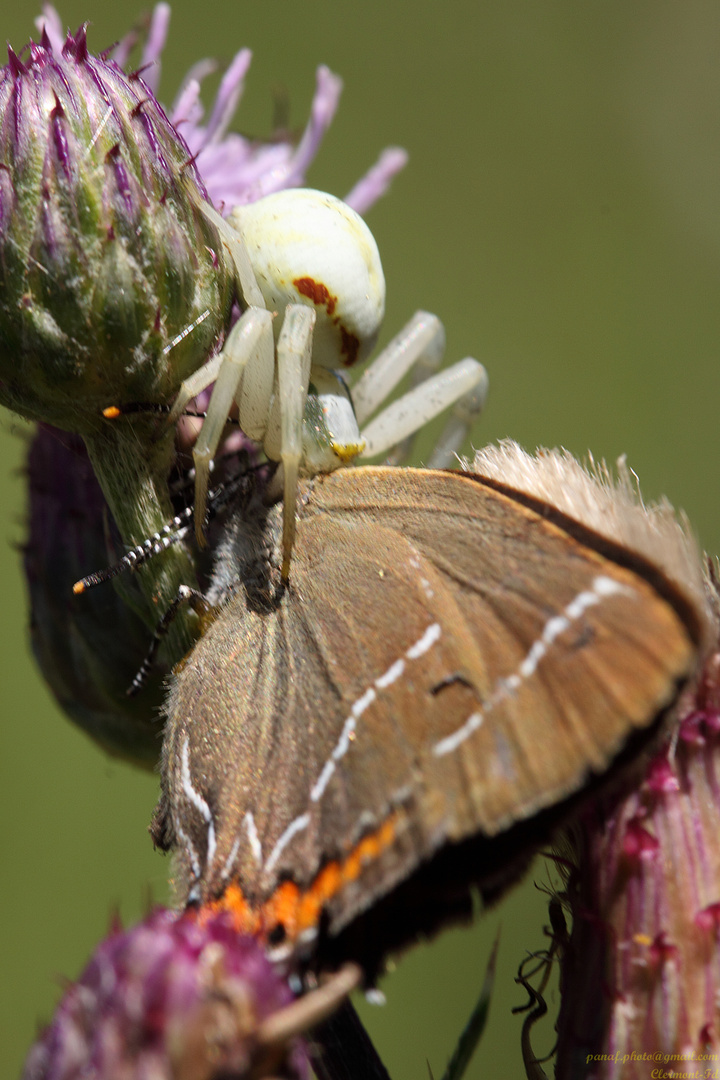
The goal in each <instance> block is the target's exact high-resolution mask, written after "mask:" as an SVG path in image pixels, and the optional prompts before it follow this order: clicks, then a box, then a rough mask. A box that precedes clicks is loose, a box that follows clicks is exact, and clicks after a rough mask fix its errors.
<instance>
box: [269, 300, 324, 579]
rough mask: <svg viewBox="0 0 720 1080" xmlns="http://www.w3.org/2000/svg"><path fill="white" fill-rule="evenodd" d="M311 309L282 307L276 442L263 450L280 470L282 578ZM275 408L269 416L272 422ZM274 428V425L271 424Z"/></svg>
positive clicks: (291, 533)
mask: <svg viewBox="0 0 720 1080" xmlns="http://www.w3.org/2000/svg"><path fill="white" fill-rule="evenodd" d="M314 327H315V310H314V308H310V307H306V306H305V305H302V304H289V305H288V306H287V308H286V309H285V318H284V320H283V325H282V329H281V331H280V337H279V339H278V344H277V379H278V392H277V396H276V403H277V405H278V407H279V413H280V416H279V421H280V424H279V426H280V445H279V448H276V447H275V446H273V445H272V441H271V439H269V438H266V440H265V443H264V447H265V452H266V453H267V454H268V457H270V458H275V460H277V458H278V457H279V459H280V461H281V462H282V472H283V540H282V549H283V555H282V580H283V581H285V582H286V581H287V580H288V575H289V573H290V556H291V554H292V548H293V542H294V540H295V508H296V504H297V485H298V473H299V469H300V460H301V458H302V452H303V415H304V412H305V400H306V398H307V393H308V381H309V378H310V359H311V354H312V340H313V329H314ZM274 413H275V410H274V409H273V416H272V417H271V424H272V423H273V420H274V419H275V417H274ZM275 429H276V430H277V428H275Z"/></svg>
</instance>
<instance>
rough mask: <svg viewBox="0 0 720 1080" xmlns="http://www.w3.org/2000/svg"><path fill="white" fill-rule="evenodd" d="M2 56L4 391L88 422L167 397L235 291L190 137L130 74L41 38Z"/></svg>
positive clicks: (14, 404)
mask: <svg viewBox="0 0 720 1080" xmlns="http://www.w3.org/2000/svg"><path fill="white" fill-rule="evenodd" d="M8 51H9V63H8V64H7V65H6V67H4V68H3V69H2V70H0V118H1V123H0V400H1V401H2V403H3V404H5V405H7V406H8V407H10V408H12V409H13V410H14V411H16V412H18V413H20V414H22V415H24V416H27V417H29V418H31V419H36V420H45V421H47V422H49V423H52V424H54V425H56V426H57V427H62V428H65V429H67V430H72V431H75V432H77V433H79V434H82V435H88V434H89V435H97V434H98V433H100V432H102V431H103V429H104V427H105V424H104V422H103V418H102V410H103V408H105V406H107V405H114V404H117V405H122V404H123V403H127V402H137V401H143V402H160V403H165V402H167V401H168V400H170V399H171V398H172V396H173V395H174V394H175V393H176V392H177V389H178V387H179V385H180V382H181V381H182V380H183V379H184V378H185V377H186V376H187V375H189V374H190V373H192V372H193V371H195V369H196V368H197V367H199V366H200V364H202V363H203V362H204V361H205V360H206V359H207V356H208V355H209V354H210V352H211V351H212V350H213V348H214V347H215V346H217V344H218V342H219V341H220V340H221V339H222V337H223V335H224V331H225V326H226V323H227V319H228V316H229V308H230V303H231V300H232V289H231V283H230V280H229V275H227V274H223V273H222V272H221V270H222V265H221V263H220V262H219V260H221V259H222V249H221V246H220V243H219V240H218V237H217V235H216V232H215V229H214V227H213V226H211V225H210V224H209V223H208V221H207V219H206V218H205V217H204V215H203V214H202V212H201V210H200V208H199V207H200V205H201V202H202V199H203V198H204V188H203V187H202V182H201V181H200V179H199V177H198V175H197V173H196V172H195V170H194V167H193V166H192V165H191V164H190V156H191V155H190V152H189V150H188V149H187V146H186V144H185V142H184V141H183V140H182V139H181V137H180V136H179V135H178V133H177V132H176V130H175V129H174V128H173V126H172V125H171V124H170V122H169V120H168V119H167V117H166V116H165V114H164V112H163V111H162V109H161V108H160V106H159V105H158V103H157V102H156V101H155V99H154V97H153V96H152V94H151V92H150V91H149V90H148V89H147V87H146V86H145V85H144V83H143V82H142V80H141V79H140V78H139V77H133V76H132V75H126V74H125V73H124V72H123V71H122V70H121V69H120V68H119V67H118V66H117V64H115V63H114V62H113V61H107V60H103V59H102V58H99V57H94V56H91V55H90V54H89V53H88V51H87V43H86V38H85V28H84V27H83V28H81V29H80V30H79V31H78V33H77V34H76V35H75V36H72V35H69V36H68V38H67V41H66V43H65V46H64V48H63V50H62V53H61V54H60V55H57V54H55V53H54V52H53V50H52V48H51V46H50V43H49V41H48V40H47V38H46V37H43V39H42V41H41V43H40V44H39V45H37V44H34V43H31V45H30V47H29V58H28V59H27V60H26V61H25V62H23V61H22V60H20V58H19V57H18V56H17V55H16V54H15V53H14V52H13V51H12V49H9V50H8Z"/></svg>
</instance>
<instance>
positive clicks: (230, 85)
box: [205, 49, 252, 145]
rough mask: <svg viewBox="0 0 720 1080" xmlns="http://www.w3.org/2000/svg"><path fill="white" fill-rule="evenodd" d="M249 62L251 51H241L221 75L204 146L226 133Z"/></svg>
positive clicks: (240, 94)
mask: <svg viewBox="0 0 720 1080" xmlns="http://www.w3.org/2000/svg"><path fill="white" fill-rule="evenodd" d="M251 61H252V51H251V50H250V49H241V50H240V52H239V53H237V55H236V56H235V58H234V60H233V61H232V63H231V64H230V67H229V68H228V69H227V71H226V72H225V74H224V75H223V77H222V81H221V82H220V89H219V90H218V92H217V97H216V98H215V104H214V106H213V111H212V114H211V116H210V120H209V122H208V126H207V127H206V128H205V145H208V144H209V143H214V142H217V141H218V140H219V139H221V138H222V137H223V135H224V134H225V132H226V131H227V128H228V125H229V123H230V121H231V120H232V118H233V116H234V115H235V110H236V108H237V106H238V103H239V101H240V98H241V97H242V95H243V91H244V89H245V76H246V75H247V73H248V69H249V67H250V63H251Z"/></svg>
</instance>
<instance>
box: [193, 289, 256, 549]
mask: <svg viewBox="0 0 720 1080" xmlns="http://www.w3.org/2000/svg"><path fill="white" fill-rule="evenodd" d="M220 358H221V363H220V365H219V367H218V370H217V378H216V380H215V386H214V387H213V392H212V396H211V397H210V403H209V405H208V409H207V416H206V417H205V422H204V423H203V426H202V430H201V431H200V434H199V436H198V439H197V442H196V443H195V447H194V449H193V460H194V462H195V535H196V537H197V540H198V543H199V544H200V545H201V546H202V545H204V543H205V539H204V536H203V525H204V521H205V507H206V503H207V490H208V482H209V477H210V463H211V462H212V459H213V457H214V455H215V451H216V450H217V448H218V445H219V444H220V440H221V439H222V435H223V430H224V428H225V423H226V421H227V418H228V416H229V414H230V410H231V408H232V405H233V402H234V401H235V400H237V402H238V405H239V407H240V427H241V428H242V430H243V431H244V432H245V434H246V435H247V436H248V438H250V439H256V440H259V439H262V437H263V435H264V434H265V430H266V427H267V415H268V410H269V408H270V400H271V397H272V387H273V378H274V370H275V349H274V342H273V332H272V315H271V314H270V312H269V311H266V310H265V308H256V307H251V308H248V310H247V311H246V312H244V314H243V315H242V317H241V318H240V319H239V320H238V321H237V322H236V323H235V326H234V327H233V328H232V330H231V331H230V334H229V335H228V339H227V341H226V342H225V348H224V349H223V351H222V353H220ZM206 366H207V365H206Z"/></svg>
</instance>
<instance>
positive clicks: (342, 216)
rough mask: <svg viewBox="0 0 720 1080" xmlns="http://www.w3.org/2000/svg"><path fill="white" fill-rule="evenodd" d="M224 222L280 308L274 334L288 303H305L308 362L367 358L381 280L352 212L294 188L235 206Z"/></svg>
mask: <svg viewBox="0 0 720 1080" xmlns="http://www.w3.org/2000/svg"><path fill="white" fill-rule="evenodd" d="M228 220H229V221H230V224H231V225H233V227H234V228H236V229H237V230H238V231H239V232H240V233H241V234H242V236H243V239H244V241H245V246H246V247H247V250H248V254H249V256H250V262H251V264H252V268H253V270H254V272H255V276H256V278H257V282H258V285H259V286H260V291H261V292H262V294H263V298H264V300H265V303H266V305H267V307H268V308H269V310H270V311H273V312H275V311H276V312H277V313H278V316H279V317H278V318H277V319H275V322H274V326H275V332H276V334H277V333H279V331H280V326H281V325H282V316H283V314H284V312H285V308H286V307H287V305H288V304H298V303H300V304H309V305H313V306H314V307H315V309H316V311H317V322H316V324H315V333H314V337H313V354H312V362H313V364H317V365H319V366H321V367H326V368H338V367H348V366H350V365H351V364H353V363H354V362H355V361H356V360H364V359H365V357H366V356H368V355H369V353H370V352H371V350H372V348H373V346H374V344H375V341H376V339H377V335H378V331H379V330H380V324H381V323H382V318H383V315H384V313H385V278H384V275H383V271H382V265H381V263H380V253H379V252H378V249H377V244H376V243H375V240H374V238H373V235H372V233H371V232H370V230H369V229H368V227H367V225H366V224H365V222H364V221H363V219H362V218H361V217H360V216H359V215H358V214H356V213H355V211H354V210H351V209H350V207H349V206H346V205H345V203H344V202H341V200H340V199H336V198H335V197H334V196H333V195H326V194H325V193H324V192H322V191H311V190H309V189H307V188H296V189H290V190H288V191H278V192H276V193H275V194H273V195H267V196H266V197H265V198H264V199H258V201H257V202H254V203H250V204H249V205H248V206H238V207H236V208H235V209H234V210H233V212H232V214H231V215H230V217H229V219H228Z"/></svg>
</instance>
